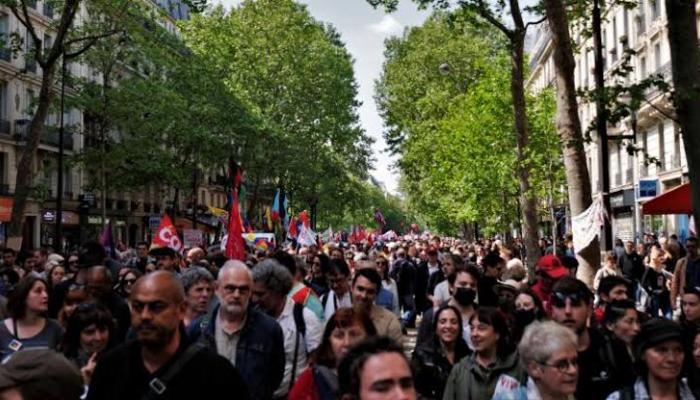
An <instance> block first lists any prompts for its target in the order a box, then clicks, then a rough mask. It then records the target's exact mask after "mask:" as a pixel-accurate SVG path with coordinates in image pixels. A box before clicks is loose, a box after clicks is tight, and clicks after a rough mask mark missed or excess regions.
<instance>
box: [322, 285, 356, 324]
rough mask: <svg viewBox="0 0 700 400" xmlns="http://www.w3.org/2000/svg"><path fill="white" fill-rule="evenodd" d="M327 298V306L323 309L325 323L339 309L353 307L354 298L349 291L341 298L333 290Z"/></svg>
mask: <svg viewBox="0 0 700 400" xmlns="http://www.w3.org/2000/svg"><path fill="white" fill-rule="evenodd" d="M327 296H328V300H326V305H325V306H324V307H323V319H324V320H325V321H329V320H330V319H331V317H332V316H333V314H335V310H336V309H337V308H343V307H352V298H351V297H350V291H349V290H348V291H347V292H346V293H345V294H344V295H342V296H340V297H338V295H337V294H335V292H334V291H332V290H331V291H329V292H328V294H327ZM321 304H323V302H321ZM336 306H337V307H336Z"/></svg>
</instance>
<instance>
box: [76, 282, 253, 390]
mask: <svg viewBox="0 0 700 400" xmlns="http://www.w3.org/2000/svg"><path fill="white" fill-rule="evenodd" d="M130 302H131V323H132V325H133V327H134V332H135V333H136V340H135V341H130V342H126V343H124V344H122V345H120V346H118V347H117V348H115V349H114V350H113V351H111V352H109V353H107V354H105V356H104V357H102V358H100V361H99V362H98V363H97V367H96V368H95V372H94V373H93V376H92V381H91V382H90V390H89V392H88V400H110V399H114V400H117V399H141V398H147V396H156V395H160V394H162V395H163V396H164V397H167V398H169V399H173V400H174V399H183V400H185V399H193V398H215V397H217V396H219V395H220V394H221V393H236V395H237V398H244V399H247V398H248V393H247V390H246V386H245V383H244V382H243V380H242V378H241V375H240V374H239V373H238V371H237V370H236V369H235V368H234V367H233V366H232V365H231V363H229V362H228V361H227V360H226V359H224V358H223V357H220V356H218V355H217V354H216V353H214V352H211V351H209V350H207V349H205V348H204V347H198V346H196V345H194V346H193V345H192V343H191V342H190V340H189V339H188V338H187V335H186V334H185V331H184V330H183V329H182V328H181V324H182V319H183V318H184V316H185V308H186V303H185V295H184V290H183V288H182V285H181V284H180V282H179V281H178V280H177V278H176V277H175V276H174V275H173V274H172V273H170V272H167V271H157V272H153V273H151V274H149V275H146V276H144V277H143V278H141V279H139V280H138V281H137V282H136V284H135V285H134V287H133V289H132V292H131V298H130ZM179 360H182V361H180V362H178V361H179ZM178 364H180V365H178ZM176 366H177V367H176ZM168 375H172V376H169V377H168Z"/></svg>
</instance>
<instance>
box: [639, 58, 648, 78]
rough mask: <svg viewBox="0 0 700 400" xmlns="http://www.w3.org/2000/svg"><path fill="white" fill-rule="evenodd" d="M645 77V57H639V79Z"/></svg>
mask: <svg viewBox="0 0 700 400" xmlns="http://www.w3.org/2000/svg"><path fill="white" fill-rule="evenodd" d="M646 77H647V58H646V57H640V58H639V79H644V78H646Z"/></svg>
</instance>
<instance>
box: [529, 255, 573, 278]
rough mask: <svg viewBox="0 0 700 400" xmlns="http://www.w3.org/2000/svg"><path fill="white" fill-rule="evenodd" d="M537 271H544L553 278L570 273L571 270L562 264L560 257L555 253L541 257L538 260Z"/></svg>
mask: <svg viewBox="0 0 700 400" xmlns="http://www.w3.org/2000/svg"><path fill="white" fill-rule="evenodd" d="M537 271H541V272H544V273H545V274H547V275H548V276H549V277H550V278H552V279H559V278H562V277H564V276H566V275H568V274H569V270H568V269H567V268H566V267H564V266H563V265H562V263H561V261H560V260H559V257H557V256H555V255H554V254H548V255H546V256H543V257H541V258H540V259H539V261H537Z"/></svg>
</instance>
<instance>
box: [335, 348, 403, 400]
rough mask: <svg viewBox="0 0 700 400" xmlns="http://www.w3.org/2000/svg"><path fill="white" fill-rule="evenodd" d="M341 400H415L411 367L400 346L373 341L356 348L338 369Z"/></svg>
mask: <svg viewBox="0 0 700 400" xmlns="http://www.w3.org/2000/svg"><path fill="white" fill-rule="evenodd" d="M338 381H339V384H340V394H341V397H340V398H341V399H342V400H415V399H416V389H415V387H414V384H413V374H412V373H411V366H410V364H409V362H408V359H407V358H406V355H405V354H404V352H403V348H402V347H401V345H399V344H398V343H396V342H394V341H393V340H391V339H390V338H387V337H381V336H380V337H374V338H371V339H368V340H367V341H365V342H362V343H360V344H359V345H357V346H356V347H354V348H353V349H352V350H350V352H349V353H348V354H347V355H346V356H345V357H344V358H343V361H342V362H341V363H340V366H339V367H338Z"/></svg>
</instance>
